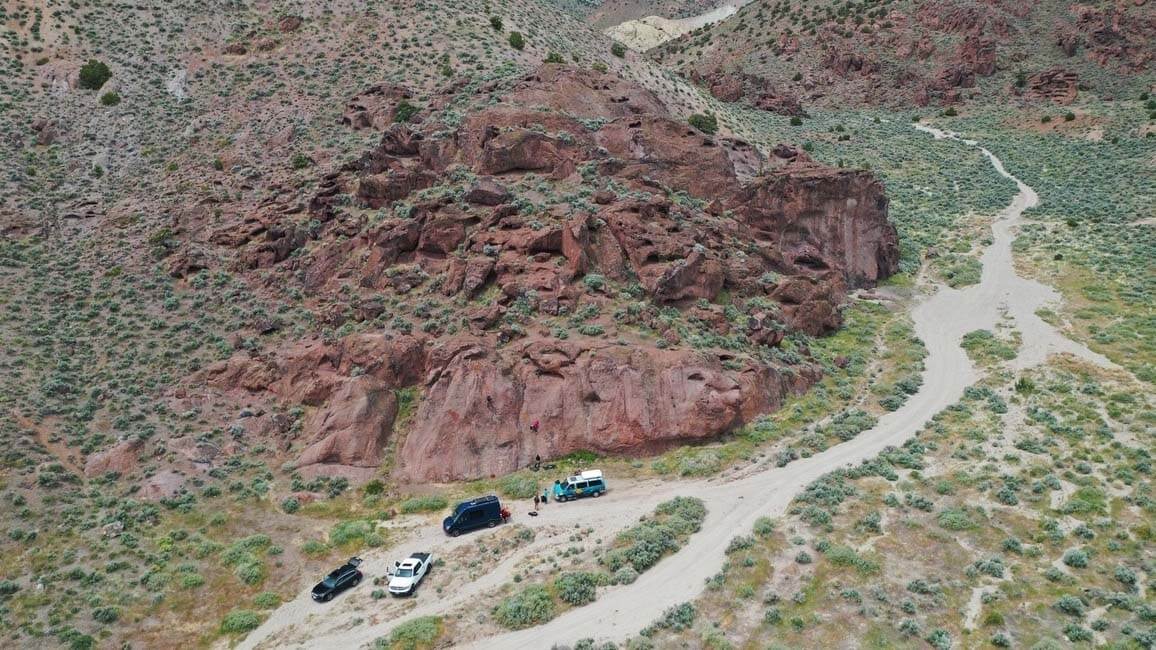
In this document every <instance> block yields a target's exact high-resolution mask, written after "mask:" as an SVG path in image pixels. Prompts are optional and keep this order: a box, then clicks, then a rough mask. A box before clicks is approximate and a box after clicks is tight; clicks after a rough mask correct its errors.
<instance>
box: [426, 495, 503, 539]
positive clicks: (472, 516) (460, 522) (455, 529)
mask: <svg viewBox="0 0 1156 650" xmlns="http://www.w3.org/2000/svg"><path fill="white" fill-rule="evenodd" d="M509 518H510V511H509V510H506V509H505V508H503V507H502V504H501V502H500V501H498V497H497V496H495V495H493V494H491V495H489V496H484V497H479V498H477V499H473V500H470V501H463V502H461V503H459V504H458V505H457V506H455V507H454V513H453V514H452V515H450V516H448V517H446V518H445V520H444V521H442V530H444V531H445V532H446V534H447V535H449V536H450V537H457V536H458V535H461V534H462V533H468V532H470V531H471V530H477V529H478V528H493V527H494V526H497V525H498V524H501V523H504V522H505V521H506V520H507V519H509Z"/></svg>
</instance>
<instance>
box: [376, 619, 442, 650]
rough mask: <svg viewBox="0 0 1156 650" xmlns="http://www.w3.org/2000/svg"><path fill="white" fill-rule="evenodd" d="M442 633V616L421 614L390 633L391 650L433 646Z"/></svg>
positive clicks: (411, 649) (389, 645)
mask: <svg viewBox="0 0 1156 650" xmlns="http://www.w3.org/2000/svg"><path fill="white" fill-rule="evenodd" d="M441 635H442V619H441V617H440V616H421V617H419V618H415V619H413V620H410V621H406V622H404V623H402V624H400V625H398V626H397V627H395V628H393V631H392V632H390V633H389V643H388V645H386V646H385V647H386V648H389V649H390V650H422V649H424V648H432V647H434V644H435V643H436V642H437V640H438V637H440V636H441Z"/></svg>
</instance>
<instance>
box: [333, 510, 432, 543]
mask: <svg viewBox="0 0 1156 650" xmlns="http://www.w3.org/2000/svg"><path fill="white" fill-rule="evenodd" d="M443 501H444V499H443ZM329 544H330V545H331V546H342V547H345V548H354V547H359V546H361V545H365V546H370V547H378V546H381V545H383V544H385V537H383V536H382V535H381V533H379V532H377V526H376V524H375V523H374V522H373V521H371V520H369V519H350V520H348V521H342V522H339V523H337V524H336V525H334V526H333V528H332V529H331V530H330V531H329Z"/></svg>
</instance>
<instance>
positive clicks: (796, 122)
mask: <svg viewBox="0 0 1156 650" xmlns="http://www.w3.org/2000/svg"><path fill="white" fill-rule="evenodd" d="M791 126H803V118H801V117H799V116H798V115H796V116H794V117H792V118H791Z"/></svg>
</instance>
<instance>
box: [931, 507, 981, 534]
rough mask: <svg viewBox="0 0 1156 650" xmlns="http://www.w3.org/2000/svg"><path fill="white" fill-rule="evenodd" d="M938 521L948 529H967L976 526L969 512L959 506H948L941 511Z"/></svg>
mask: <svg viewBox="0 0 1156 650" xmlns="http://www.w3.org/2000/svg"><path fill="white" fill-rule="evenodd" d="M937 521H938V522H939V525H940V526H941V527H943V528H946V529H947V530H967V529H968V528H972V527H973V526H975V523H973V522H972V521H971V519H970V518H969V517H968V516H967V513H966V512H964V511H963V510H960V509H959V508H948V509H947V510H944V511H942V512H940V513H939V517H938V518H937Z"/></svg>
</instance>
